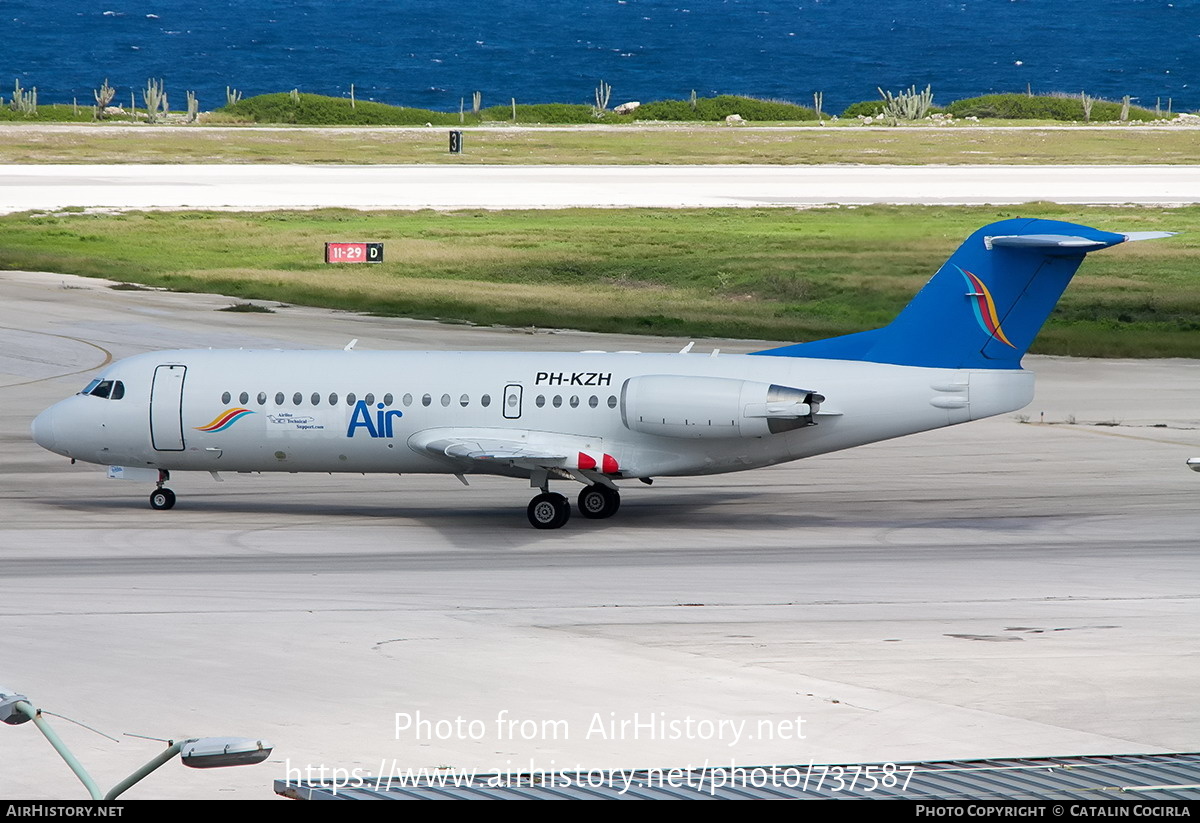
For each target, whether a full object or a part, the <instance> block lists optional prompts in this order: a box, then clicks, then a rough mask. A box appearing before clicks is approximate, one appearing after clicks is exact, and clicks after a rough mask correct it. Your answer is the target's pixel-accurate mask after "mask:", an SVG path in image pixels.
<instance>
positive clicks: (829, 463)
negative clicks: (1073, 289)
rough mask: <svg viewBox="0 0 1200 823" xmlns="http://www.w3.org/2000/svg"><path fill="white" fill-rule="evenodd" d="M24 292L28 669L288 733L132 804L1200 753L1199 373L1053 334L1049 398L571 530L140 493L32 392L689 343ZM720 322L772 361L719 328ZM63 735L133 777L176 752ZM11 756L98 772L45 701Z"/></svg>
mask: <svg viewBox="0 0 1200 823" xmlns="http://www.w3.org/2000/svg"><path fill="white" fill-rule="evenodd" d="M0 293H3V295H4V299H3V301H0V398H2V400H3V402H0V476H2V477H3V487H2V490H0V659H2V660H3V663H2V664H0V683H3V684H4V685H7V686H9V687H12V688H15V689H17V690H19V691H21V692H24V693H25V694H27V695H29V696H30V697H31V698H32V699H33V701H34V702H35V703H36V704H38V705H40V706H42V707H45V708H47V709H50V710H53V711H56V712H59V713H61V714H65V715H68V716H70V717H72V718H74V719H77V720H79V721H81V722H84V723H87V724H88V725H90V726H94V727H97V728H99V729H100V730H102V731H105V732H107V733H110V734H114V735H116V736H118V737H119V736H120V734H121V733H122V732H132V733H136V734H143V735H151V736H157V737H178V736H182V735H209V734H233V735H246V736H261V737H265V738H267V739H269V740H270V741H271V742H272V743H273V744H274V745H275V747H276V748H275V753H274V755H273V756H272V758H271V759H270V761H268V763H266V764H264V765H260V766H254V767H247V768H238V769H227V770H221V769H218V770H210V771H206V772H201V771H192V770H185V769H183V768H181V767H179V766H178V765H170V764H169V765H168V766H166V767H164V768H163V769H162V770H160V771H159V772H157V773H156V774H154V775H153V776H151V777H150V778H148V779H147V780H146V781H145V782H144V783H143V784H141V785H140V786H139V787H137V788H135V789H134V790H132V791H131V792H130V794H129V795H128V796H129V797H131V798H134V797H199V798H213V797H215V798H222V797H233V798H267V797H271V796H272V790H271V784H272V781H273V780H274V779H276V778H280V777H284V776H286V775H287V774H288V770H289V769H297V770H301V771H303V770H304V769H306V768H307V769H309V770H310V773H311V771H312V770H315V769H318V768H319V767H321V766H322V765H324V766H327V767H334V766H337V767H340V768H344V769H354V768H359V769H361V770H363V771H364V772H369V773H375V772H378V771H379V770H380V769H381V768H383V769H384V770H385V771H387V770H389V769H391V768H392V767H393V766H396V767H400V768H406V767H414V768H416V767H422V766H424V767H430V768H438V767H456V768H471V767H477V768H480V769H492V770H495V769H499V770H504V769H506V768H511V769H513V770H525V769H528V768H529V767H530V766H531V765H532V766H533V767H534V768H560V769H562V768H574V767H576V766H578V765H582V766H583V767H584V768H589V767H592V766H595V767H613V766H624V767H650V766H680V767H685V766H693V767H700V766H703V765H704V764H706V763H707V764H708V765H717V764H725V765H728V764H730V763H737V764H742V765H750V764H764V763H766V764H769V763H807V762H809V761H810V759H811V760H814V761H816V762H818V763H820V762H851V763H853V762H879V761H886V760H910V759H936V758H963V757H986V756H1038V755H1064V754H1083V753H1127V752H1155V751H1170V750H1195V749H1196V747H1197V742H1198V741H1200V716H1198V715H1197V712H1196V710H1195V683H1196V682H1197V680H1198V679H1200V652H1198V651H1197V647H1196V643H1195V638H1196V637H1197V636H1198V635H1200V609H1198V608H1197V607H1198V605H1200V603H1198V601H1200V557H1198V552H1197V545H1198V542H1197V533H1198V531H1200V517H1198V516H1197V499H1198V496H1200V477H1197V475H1195V474H1194V473H1192V472H1189V471H1187V470H1186V468H1185V466H1184V461H1185V460H1186V459H1187V458H1188V457H1191V456H1193V455H1196V454H1200V405H1198V404H1197V402H1196V398H1197V392H1198V388H1197V387H1198V386H1200V362H1195V361H1183V360H1163V361H1136V362H1135V361H1112V360H1076V359H1068V358H1046V357H1031V358H1028V360H1027V363H1026V365H1027V367H1030V368H1032V369H1033V370H1035V371H1036V372H1037V373H1038V389H1037V395H1036V399H1035V400H1034V403H1033V404H1032V405H1031V406H1030V407H1029V408H1028V409H1026V410H1025V411H1024V412H1023V413H1022V414H1023V415H1025V416H1027V417H1019V416H1013V415H1010V416H1004V417H1000V418H994V419H991V420H986V421H981V422H977V423H972V424H968V425H965V426H959V427H955V428H951V429H946V430H943V431H939V432H932V433H927V434H924V435H918V436H914V437H910V438H906V439H901V440H897V441H893V442H890V443H882V444H876V445H872V446H867V447H863V448H859V449H855V450H852V451H847V452H844V453H840V454H834V455H828V456H824V457H820V458H814V459H811V460H807V461H803V462H800V463H795V464H790V465H785V466H779V467H775V468H772V469H767V470H760V471H754V472H748V473H744V474H734V475H726V476H721V477H711V478H699V479H668V480H662V481H660V482H657V483H655V485H654V486H653V487H652V488H645V487H643V486H641V485H640V484H633V487H632V488H628V489H627V490H626V492H625V495H624V503H623V505H622V508H621V511H620V513H619V514H618V515H617V516H616V517H615V518H613V519H612V520H608V521H602V522H592V521H585V520H584V519H583V518H579V517H576V518H573V519H572V520H571V522H570V523H569V524H568V525H567V526H566V527H565V528H564V529H562V530H560V531H557V532H537V531H535V530H533V529H531V528H530V527H529V526H528V524H527V522H526V520H525V514H524V507H525V504H526V502H527V500H528V498H529V496H530V491H529V490H528V489H527V488H526V487H525V484H524V483H522V482H520V481H513V480H504V479H488V478H472V480H471V486H470V487H469V488H464V487H463V486H461V485H460V484H459V483H458V482H457V481H456V480H454V479H453V478H445V477H434V478H429V477H416V476H413V477H395V476H367V477H363V476H355V475H350V476H329V475H320V476H312V475H286V474H285V475H262V476H250V477H243V476H238V475H233V476H228V477H226V478H225V482H221V483H217V482H214V481H213V480H212V479H211V478H210V477H209V476H208V475H206V474H202V475H196V476H189V475H177V476H176V477H175V478H173V479H172V482H171V485H172V487H173V488H174V489H175V491H176V492H177V493H178V494H179V504H178V505H177V507H176V508H175V509H174V510H172V511H169V512H159V511H152V510H151V509H150V508H149V507H148V505H147V503H146V497H147V494H148V492H149V489H148V488H146V487H144V486H143V485H140V484H136V483H131V482H124V481H115V480H107V479H106V478H105V477H104V473H103V470H101V469H99V468H98V467H94V466H85V465H70V464H69V463H68V461H67V460H66V459H64V458H61V457H58V456H56V455H53V454H50V453H48V452H44V451H42V450H41V449H39V448H38V447H37V446H36V445H34V444H33V443H32V442H31V440H30V439H29V434H28V426H29V421H30V420H31V419H32V417H33V416H34V415H35V414H36V413H37V412H38V411H40V410H41V409H42V408H44V407H46V406H48V405H50V404H51V403H53V402H55V401H56V400H58V399H61V398H62V397H64V396H67V395H69V394H70V393H72V392H74V391H77V390H78V389H79V388H81V387H82V386H83V385H84V384H85V383H86V382H87V380H88V379H89V377H90V376H93V375H99V374H100V373H102V371H103V368H102V366H103V365H104V364H105V363H107V362H109V360H110V358H120V357H124V356H127V355H131V354H135V353H139V352H143V351H147V350H152V349H164V348H176V347H203V346H216V347H238V346H244V347H294V348H313V347H320V348H330V347H339V348H340V347H341V346H343V345H345V344H346V342H348V341H349V340H350V339H351V338H358V339H359V344H358V347H359V348H360V349H367V348H370V349H392V348H410V349H439V348H456V349H538V350H565V351H573V350H582V349H605V348H611V349H642V350H666V351H670V350H678V349H679V348H680V347H681V346H682V345H684V344H685V343H686V342H687V341H686V340H683V339H661V338H626V337H616V336H610V335H592V334H581V333H572V332H558V333H546V332H537V331H533V330H507V329H488V328H471V327H464V326H449V325H439V324H436V323H429V322H417V321H402V320H394V319H383V318H371V317H362V316H358V315H352V314H346V313H337V312H327V311H320V310H314V309H301V308H280V309H279V310H278V311H277V312H276V313H275V314H270V315H258V314H238V313H222V312H218V311H216V309H218V308H221V307H223V306H227V305H229V304H230V302H232V301H231V300H230V299H228V298H222V297H218V296H212V295H187V294H172V293H166V292H157V291H114V290H112V289H110V288H108V286H107V284H106V283H105V282H104V281H98V280H86V279H80V278H74V277H70V276H63V275H49V274H29V273H18V272H4V273H0ZM710 346H716V347H719V348H721V350H722V351H723V352H738V351H749V350H753V349H754V348H755V345H754V343H753V342H737V341H726V340H722V341H699V342H698V343H697V350H704V349H706V348H708V347H710ZM563 485H564V486H565V485H566V484H563ZM397 715H400V716H401V718H402V719H401V721H400V723H399V725H400V726H404V725H405V723H408V724H409V725H408V727H407V728H398V722H397ZM404 718H407V720H405V719H404ZM797 719H802V721H803V722H802V724H797V722H796V721H797ZM419 720H425V721H427V722H428V726H426V727H423V726H420V725H419V724H418V721H419ZM441 721H445V723H440V722H441ZM456 721H459V722H458V723H457V724H456ZM472 721H478V723H477V724H476V725H470V724H471V723H472ZM514 721H515V723H516V725H513V722H514ZM526 721H528V722H526ZM51 722H52V723H53V724H55V727H56V728H57V730H58V731H59V733H60V734H61V735H62V736H63V738H65V739H66V740H67V742H68V744H69V745H71V746H72V747H73V748H74V749H75V751H76V753H77V754H78V755H79V756H80V759H81V760H82V761H83V762H84V763H85V765H87V766H88V767H89V768H91V769H92V770H93V772H94V773H95V774H96V776H97V778H98V781H99V782H100V783H101V784H104V785H111V784H113V783H115V782H116V781H117V780H118V779H120V778H121V777H123V776H124V775H125V774H127V773H128V772H130V771H132V770H133V769H134V768H136V767H137V766H139V765H140V764H141V763H143V762H145V761H146V760H149V759H150V757H151V756H153V754H154V753H155V752H156V751H157V750H158V745H157V744H154V743H151V742H148V741H145V740H140V739H136V738H121V742H120V743H113V742H111V741H108V740H106V739H104V738H102V737H99V736H97V735H95V734H93V733H91V732H88V731H86V730H84V729H81V728H79V727H77V726H73V725H71V724H69V723H66V722H65V721H62V720H59V719H57V718H51ZM506 723H507V724H508V725H506ZM639 723H640V724H641V725H640V726H639V725H638V724H639ZM631 724H632V725H631ZM664 724H667V725H664ZM671 724H673V725H671ZM706 724H707V725H706ZM639 729H640V731H639ZM739 729H740V732H738V730H739ZM672 730H676V731H678V732H679V734H674V735H673V734H672ZM444 733H448V734H444ZM735 734H736V736H735ZM0 763H3V764H4V766H3V768H0V796H6V797H31V798H72V797H82V796H84V795H83V790H82V787H80V786H79V785H78V783H77V782H76V781H75V780H74V778H73V776H72V775H71V774H70V772H69V771H68V770H67V768H66V766H65V765H64V764H63V763H62V762H61V761H60V760H58V758H57V756H56V755H55V754H54V753H53V751H52V750H51V749H50V747H49V745H48V744H47V743H46V742H45V740H43V739H42V738H41V737H40V736H39V735H38V734H37V733H36V731H35V730H34V729H33V727H32V725H31V724H26V725H24V726H17V727H9V726H0ZM16 764H20V765H19V766H17V765H16Z"/></svg>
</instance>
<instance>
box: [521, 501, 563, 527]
mask: <svg viewBox="0 0 1200 823" xmlns="http://www.w3.org/2000/svg"><path fill="white" fill-rule="evenodd" d="M526 513H527V514H528V515H529V524H530V525H531V526H533V527H534V528H535V529H561V528H562V527H563V525H564V524H565V523H566V522H567V521H568V520H569V519H570V518H571V504H570V503H569V502H568V501H567V498H565V497H563V496H562V495H561V494H557V493H556V492H546V493H545V494H539V495H538V496H537V497H535V498H533V499H532V500H530V501H529V508H528V509H527V510H526Z"/></svg>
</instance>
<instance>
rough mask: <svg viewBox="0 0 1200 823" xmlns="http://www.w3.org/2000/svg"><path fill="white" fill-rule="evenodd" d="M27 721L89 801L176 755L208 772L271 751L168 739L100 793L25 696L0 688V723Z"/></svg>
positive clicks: (212, 740)
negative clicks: (148, 758)
mask: <svg viewBox="0 0 1200 823" xmlns="http://www.w3.org/2000/svg"><path fill="white" fill-rule="evenodd" d="M30 720H32V721H33V724H34V725H35V726H37V727H38V730H39V731H41V733H42V734H43V735H44V736H45V738H46V739H47V740H48V741H50V745H51V746H53V747H54V750H55V751H56V752H58V754H59V756H60V757H62V759H63V760H64V761H66V763H67V765H68V766H70V767H71V771H73V772H75V776H76V777H78V778H79V780H80V782H81V783H83V785H84V787H85V788H86V789H87V790H88V794H90V795H91V797H92V799H93V800H113V799H115V798H117V797H119V796H120V795H121V794H122V793H123V792H124V791H125V790H127V789H128V788H129V787H130V786H132V785H134V784H135V783H137V782H138V781H139V780H141V779H142V778H144V777H145V776H146V775H148V774H150V773H151V772H152V771H154V770H155V769H157V768H158V767H159V766H161V765H163V764H164V763H166V762H167V761H169V760H171V759H173V758H174V757H175V755H177V754H179V755H182V756H181V758H180V759H181V760H182V761H183V765H185V766H189V767H191V768H193V769H211V768H218V767H221V766H248V765H251V764H254V763H261V762H263V761H264V760H266V759H267V758H268V757H269V756H270V754H271V748H272V747H271V744H270V743H268V742H267V741H265V740H252V739H250V738H245V737H189V738H187V739H185V740H168V741H167V748H166V749H165V750H163V751H162V752H160V753H159V754H158V756H157V757H155V758H154V759H153V760H151V761H150V762H149V763H147V764H146V765H145V766H142V767H141V768H140V769H138V770H137V771H136V772H134V773H133V774H131V775H129V777H127V778H125V779H124V780H122V781H121V782H120V783H118V784H117V785H115V786H113V787H112V789H110V790H109V791H108V792H107V793H104V792H102V791H101V790H100V787H99V786H97V785H96V781H95V780H93V779H92V776H91V775H90V774H88V772H87V769H85V768H84V767H83V765H82V764H81V763H80V762H79V761H78V760H76V759H75V755H73V754H71V752H70V750H69V749H68V748H67V747H66V744H64V743H63V742H62V740H61V739H60V738H59V736H58V735H57V734H55V733H54V729H52V728H50V724H49V723H47V722H46V719H45V718H44V717H42V712H41V710H40V709H37V708H35V707H34V705H33V704H32V703H30V702H29V698H28V697H26V696H25V695H23V694H18V693H17V692H15V691H13V690H12V689H9V688H6V687H4V686H0V722H4V723H7V724H8V725H10V726H18V725H20V724H22V723H26V722H28V721H30Z"/></svg>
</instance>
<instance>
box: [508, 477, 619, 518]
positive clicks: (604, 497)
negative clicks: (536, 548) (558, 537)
mask: <svg viewBox="0 0 1200 823" xmlns="http://www.w3.org/2000/svg"><path fill="white" fill-rule="evenodd" d="M578 504H579V513H580V514H582V515H583V516H584V517H586V518H588V519H589V520H600V519H602V518H605V517H612V516H613V515H614V514H616V513H617V509H619V508H620V507H621V494H620V492H618V491H617V490H616V489H613V488H609V487H608V486H605V485H602V484H600V483H595V484H593V485H591V486H584V488H583V491H581V492H580V493H579V500H578ZM526 513H527V514H528V515H529V523H530V525H531V526H533V527H534V528H535V529H561V528H562V527H563V526H564V525H566V522H567V521H568V520H570V519H571V503H570V501H569V500H567V498H566V497H564V496H563V495H561V494H558V493H557V492H548V491H544V492H542V493H541V494H539V495H538V496H537V497H535V498H533V500H531V501H529V508H528V509H527V510H526Z"/></svg>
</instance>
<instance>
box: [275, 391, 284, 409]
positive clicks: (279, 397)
mask: <svg viewBox="0 0 1200 823" xmlns="http://www.w3.org/2000/svg"><path fill="white" fill-rule="evenodd" d="M275 405H276V406H282V405H283V392H275Z"/></svg>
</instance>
